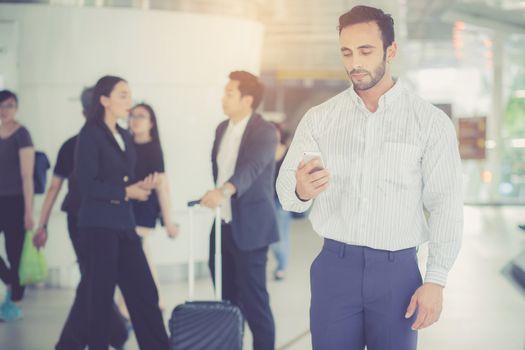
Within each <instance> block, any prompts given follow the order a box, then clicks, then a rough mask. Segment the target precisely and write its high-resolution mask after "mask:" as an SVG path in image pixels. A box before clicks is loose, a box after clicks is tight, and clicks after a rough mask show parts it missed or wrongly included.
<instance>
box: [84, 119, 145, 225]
mask: <svg viewBox="0 0 525 350" xmlns="http://www.w3.org/2000/svg"><path fill="white" fill-rule="evenodd" d="M117 130H118V132H119V133H120V135H122V138H123V139H124V143H125V146H126V150H125V151H122V150H121V148H120V146H119V145H118V143H117V141H116V140H115V137H114V136H113V134H112V133H111V131H110V130H109V128H108V127H107V125H106V124H105V123H103V122H87V123H86V124H85V125H84V127H83V128H82V129H81V130H80V133H79V135H78V142H77V147H76V155H75V174H76V177H77V180H78V188H79V190H80V193H81V195H82V203H81V205H80V211H79V216H78V225H79V227H99V228H112V229H134V228H135V217H134V215H133V210H132V207H131V205H132V204H131V201H127V200H125V196H126V190H125V188H126V186H129V185H130V184H131V183H133V182H134V181H135V179H134V171H135V163H136V154H135V146H134V145H133V141H132V139H131V135H130V134H129V132H128V131H126V130H124V129H122V128H121V127H119V126H117Z"/></svg>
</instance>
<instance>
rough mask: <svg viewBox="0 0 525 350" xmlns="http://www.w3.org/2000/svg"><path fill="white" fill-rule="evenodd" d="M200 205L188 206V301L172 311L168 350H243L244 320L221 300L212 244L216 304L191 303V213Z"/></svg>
mask: <svg viewBox="0 0 525 350" xmlns="http://www.w3.org/2000/svg"><path fill="white" fill-rule="evenodd" d="M197 204H199V201H192V202H189V203H188V207H189V213H190V239H189V241H190V251H189V254H190V256H189V264H188V284H189V298H188V301H187V302H186V303H184V304H181V305H178V306H176V307H175V309H174V310H173V312H172V314H171V318H170V321H169V329H170V333H171V335H170V349H171V350H242V341H243V336H244V319H243V316H242V313H241V310H240V309H239V308H238V307H237V306H235V305H233V304H231V303H230V302H229V301H225V300H222V260H221V259H222V256H221V244H215V267H216V268H215V281H216V283H215V299H216V300H215V301H193V290H194V284H195V272H194V251H193V250H194V249H193V210H194V206H195V205H197ZM215 214H216V215H215V242H221V211H220V208H217V209H216V213H215Z"/></svg>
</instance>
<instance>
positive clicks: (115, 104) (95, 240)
mask: <svg viewBox="0 0 525 350" xmlns="http://www.w3.org/2000/svg"><path fill="white" fill-rule="evenodd" d="M131 104H132V101H131V96H130V90H129V87H128V84H127V82H126V81H125V80H124V79H122V78H118V77H113V76H105V77H103V78H101V79H100V80H99V81H98V82H97V84H96V85H95V89H94V92H93V101H92V105H91V108H90V111H89V113H88V121H87V122H86V124H85V125H84V127H83V128H82V130H81V131H80V134H79V136H78V144H77V154H76V165H75V172H76V176H77V178H78V183H79V189H80V191H81V193H82V204H81V208H80V212H79V222H78V226H79V231H80V234H81V237H82V238H81V239H82V240H83V246H84V248H85V252H86V258H87V262H86V273H85V274H84V275H85V277H84V275H83V276H82V278H86V289H87V296H86V299H87V300H86V301H87V306H88V317H87V318H88V330H89V336H88V339H89V349H91V350H95V349H97V350H98V349H104V350H106V349H108V344H109V328H110V326H109V319H110V317H109V316H110V312H111V307H112V304H113V295H114V292H115V287H116V285H118V286H119V288H120V290H121V291H122V294H123V296H124V299H125V300H126V304H127V306H128V308H129V312H130V316H131V322H132V324H133V328H134V330H135V334H136V336H137V340H138V343H139V346H140V348H141V349H144V350H150V349H155V350H163V349H168V347H169V345H168V336H167V333H166V329H165V328H164V325H163V321H162V315H161V312H160V309H159V306H158V305H159V301H158V293H157V289H156V287H155V283H154V281H153V278H152V276H151V272H150V269H149V267H148V263H147V261H146V258H145V256H144V252H143V250H142V245H141V242H140V238H139V236H138V235H137V234H136V232H135V226H136V224H135V217H134V215H133V210H132V205H131V200H141V201H145V200H147V199H148V196H149V195H150V193H151V190H152V189H153V188H154V187H155V186H156V185H157V182H158V178H157V177H158V176H157V174H152V175H149V176H148V177H147V178H145V179H135V177H134V171H135V162H136V155H135V149H134V146H133V140H132V139H131V136H130V135H129V133H128V132H127V131H126V130H124V129H122V128H121V127H119V126H118V125H117V120H118V119H124V118H127V116H128V115H129V110H130V108H131ZM136 180H140V181H136Z"/></svg>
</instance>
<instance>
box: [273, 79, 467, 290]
mask: <svg viewBox="0 0 525 350" xmlns="http://www.w3.org/2000/svg"><path fill="white" fill-rule="evenodd" d="M305 151H306V152H321V154H322V158H323V162H324V164H325V166H326V168H327V169H328V170H329V172H330V174H331V179H330V185H329V187H328V188H327V189H326V190H325V191H324V192H323V193H321V194H320V195H319V196H318V197H317V199H315V200H313V201H312V200H310V201H308V202H303V201H301V200H299V199H298V198H297V196H296V194H295V186H296V180H295V172H296V170H297V166H298V164H299V162H300V160H301V159H302V156H303V152H305ZM277 193H278V195H279V199H280V201H281V204H282V206H283V208H284V209H285V210H289V211H295V212H304V211H306V210H307V209H308V208H309V207H310V206H311V205H312V202H313V208H312V211H311V213H310V220H311V222H312V225H313V228H314V230H315V231H316V232H317V233H318V234H319V235H321V236H323V237H326V238H330V239H333V240H337V241H340V242H344V243H347V244H352V245H359V246H367V247H371V248H374V249H383V250H389V251H395V250H400V249H405V248H410V247H416V246H418V245H420V244H422V243H424V242H426V241H429V257H428V263H427V272H426V276H425V282H434V283H438V284H440V285H443V286H444V285H445V284H446V280H447V275H448V272H449V270H450V268H451V267H452V265H453V263H454V260H455V259H456V257H457V254H458V252H459V249H460V247H461V236H462V230H463V198H462V197H463V194H462V172H461V160H460V157H459V151H458V145H457V140H456V132H455V129H454V126H453V124H452V122H451V121H450V119H449V118H448V117H447V115H445V113H443V112H442V111H441V110H439V109H438V108H436V107H434V106H433V105H431V104H430V103H428V102H425V101H423V100H422V99H421V98H419V97H418V96H416V95H414V94H412V93H411V92H409V91H408V90H407V89H406V88H405V87H403V85H402V83H401V81H399V80H398V81H397V82H396V84H395V85H394V86H393V87H392V88H391V89H390V90H389V91H387V92H386V93H385V94H384V95H383V96H382V97H381V98H380V100H379V107H378V109H377V111H376V112H374V113H372V112H370V111H369V110H368V109H367V108H366V107H365V104H364V102H363V101H362V100H361V98H360V97H359V96H358V95H357V94H356V92H355V91H354V90H353V88H351V87H350V88H348V89H347V90H345V91H343V92H342V93H340V94H338V95H337V96H335V97H333V98H331V99H329V100H328V101H326V102H324V103H322V104H320V105H318V106H315V107H313V108H312V109H310V110H309V111H308V112H307V113H306V115H305V116H304V117H303V119H302V120H301V122H300V124H299V126H298V128H297V131H296V133H295V136H294V139H293V142H292V144H291V146H290V149H289V150H288V153H287V155H286V158H285V160H284V163H283V165H282V166H281V170H280V172H279V177H278V180H277ZM424 208H425V209H426V210H427V211H428V213H429V216H428V220H427V218H426V217H425V213H424Z"/></svg>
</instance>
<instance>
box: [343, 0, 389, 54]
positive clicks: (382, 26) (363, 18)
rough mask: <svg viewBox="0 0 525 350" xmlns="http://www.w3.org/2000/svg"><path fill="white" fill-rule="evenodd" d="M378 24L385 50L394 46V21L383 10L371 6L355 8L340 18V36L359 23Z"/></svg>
mask: <svg viewBox="0 0 525 350" xmlns="http://www.w3.org/2000/svg"><path fill="white" fill-rule="evenodd" d="M367 22H376V23H377V26H378V27H379V30H380V31H381V39H382V40H383V49H384V50H385V51H386V48H387V47H389V46H390V45H392V43H393V42H394V19H393V18H392V16H391V15H390V14H388V13H384V12H383V10H380V9H377V8H375V7H369V6H355V7H353V8H352V9H351V10H350V11H348V12H346V13H344V14H342V15H341V16H340V17H339V26H338V27H337V29H339V35H341V31H342V30H343V29H344V28H345V27H348V26H351V25H353V24H358V23H367Z"/></svg>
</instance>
